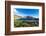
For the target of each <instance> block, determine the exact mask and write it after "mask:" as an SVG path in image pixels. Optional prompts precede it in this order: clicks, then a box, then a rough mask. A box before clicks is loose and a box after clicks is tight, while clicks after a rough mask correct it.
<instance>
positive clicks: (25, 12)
mask: <svg viewBox="0 0 46 36" xmlns="http://www.w3.org/2000/svg"><path fill="white" fill-rule="evenodd" d="M14 14H15V15H19V16H33V17H37V18H38V17H39V9H24V8H15V11H14Z"/></svg>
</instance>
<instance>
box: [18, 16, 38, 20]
mask: <svg viewBox="0 0 46 36" xmlns="http://www.w3.org/2000/svg"><path fill="white" fill-rule="evenodd" d="M18 20H39V18H35V17H32V16H25V17H23V18H22V17H21V18H19V19H18Z"/></svg>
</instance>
